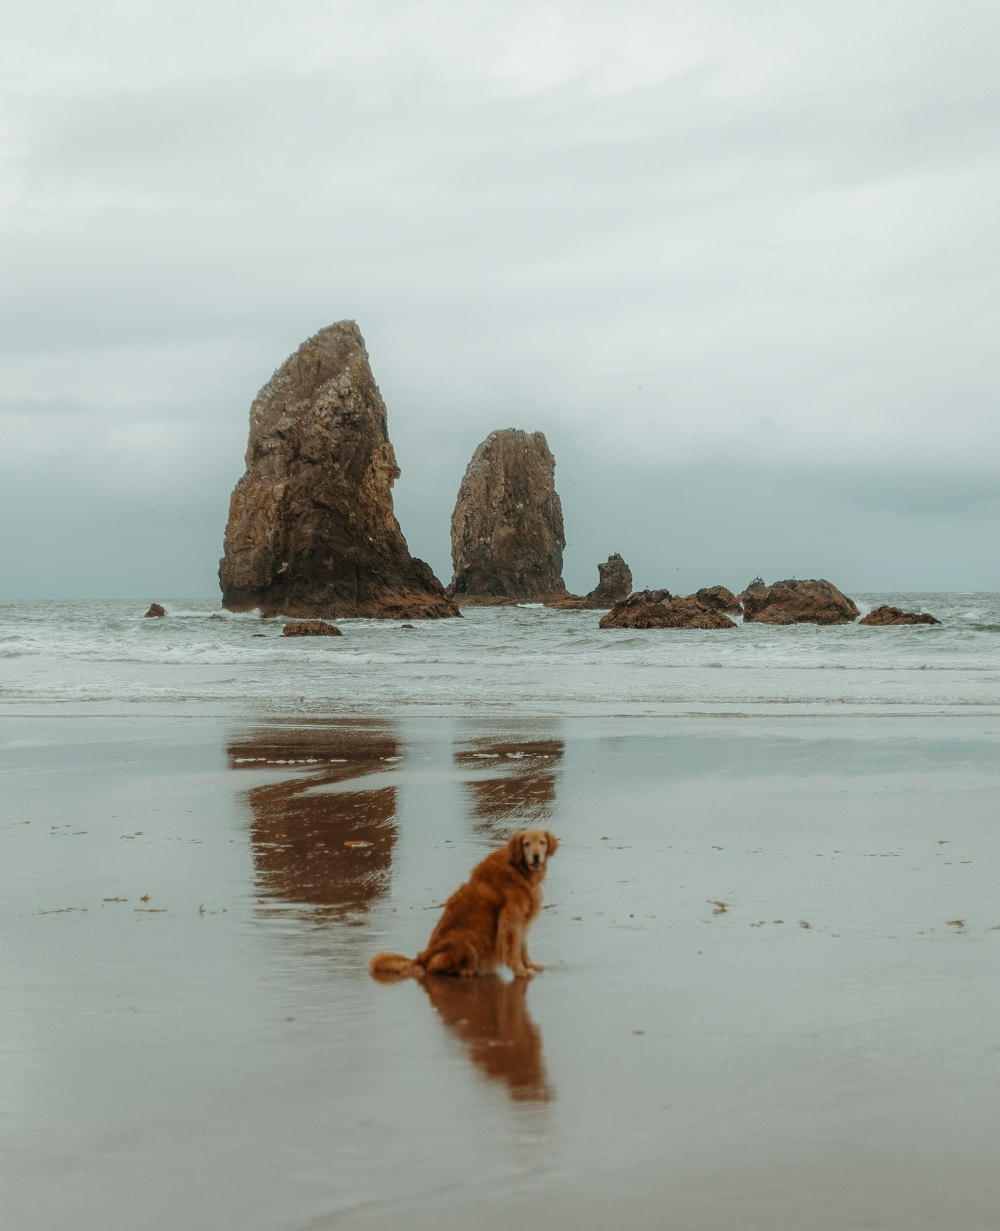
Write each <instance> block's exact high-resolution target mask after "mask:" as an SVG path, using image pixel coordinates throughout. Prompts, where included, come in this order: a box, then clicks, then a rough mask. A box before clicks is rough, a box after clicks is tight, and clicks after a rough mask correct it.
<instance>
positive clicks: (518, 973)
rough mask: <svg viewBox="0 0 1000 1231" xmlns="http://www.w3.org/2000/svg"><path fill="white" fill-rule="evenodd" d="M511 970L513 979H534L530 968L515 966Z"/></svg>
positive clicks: (533, 973)
mask: <svg viewBox="0 0 1000 1231" xmlns="http://www.w3.org/2000/svg"><path fill="white" fill-rule="evenodd" d="M513 969H514V978H515V979H533V978H534V977H535V972H534V970H532V969H531V967H530V966H515V967H514V968H513Z"/></svg>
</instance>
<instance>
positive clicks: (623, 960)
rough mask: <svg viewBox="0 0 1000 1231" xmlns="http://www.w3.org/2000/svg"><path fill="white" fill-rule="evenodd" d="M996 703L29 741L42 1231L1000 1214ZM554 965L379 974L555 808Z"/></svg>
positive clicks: (25, 801) (9, 920)
mask: <svg viewBox="0 0 1000 1231" xmlns="http://www.w3.org/2000/svg"><path fill="white" fill-rule="evenodd" d="M998 754H1000V720H997V719H996V718H990V717H976V718H972V717H970V718H968V719H962V718H951V719H938V720H932V719H919V718H898V719H897V718H882V719H857V718H852V719H847V720H844V719H842V720H838V719H835V718H810V719H784V720H782V719H770V718H767V719H745V718H743V719H741V718H736V717H734V718H731V719H727V718H687V719H665V720H659V719H646V720H611V719H572V720H569V719H561V720H553V721H551V722H546V721H543V720H530V721H520V722H519V721H516V720H505V721H503V722H496V723H491V722H484V721H477V720H457V719H452V718H448V719H444V718H442V719H426V718H422V719H419V720H415V719H411V720H399V721H390V720H373V721H370V722H356V721H350V722H348V721H344V722H335V721H331V722H329V723H322V722H314V723H309V724H303V725H295V724H291V723H270V724H260V723H241V722H239V721H236V720H231V719H224V718H193V717H192V718H155V717H145V718H141V719H138V720H135V719H116V718H110V717H100V718H94V717H91V718H82V717H80V718H65V719H62V718H55V717H36V718H31V717H22V718H18V719H16V720H15V719H11V718H3V719H0V755H2V767H3V794H2V799H0V833H2V841H3V850H4V858H3V862H2V868H3V872H2V877H3V892H2V897H0V910H2V912H3V919H4V935H5V943H4V957H3V966H4V990H3V997H2V1013H0V1019H2V1029H0V1048H2V1061H3V1062H2V1064H0V1074H2V1076H0V1082H2V1089H0V1108H2V1111H0V1117H2V1118H0V1159H2V1162H0V1173H2V1174H0V1179H2V1192H3V1194H4V1195H3V1207H4V1210H5V1213H6V1219H5V1223H6V1225H9V1226H11V1227H16V1228H18V1229H19V1231H20V1229H24V1231H49V1229H50V1228H51V1229H52V1231H56V1229H60V1231H61V1229H63V1228H73V1229H74V1231H91V1229H94V1231H97V1229H98V1228H99V1229H100V1231H124V1229H125V1228H129V1229H130V1231H131V1229H133V1228H135V1227H137V1226H140V1227H143V1228H145V1229H146V1231H176V1228H178V1227H185V1228H191V1229H193V1231H200V1229H202V1228H205V1229H206V1231H207V1229H209V1228H212V1229H213V1231H214V1229H217V1228H234V1229H236V1228H238V1229H239V1231H284V1229H288V1231H334V1229H337V1231H340V1229H342V1228H381V1229H384V1228H400V1229H403V1228H406V1229H407V1231H412V1229H416V1231H421V1229H423V1228H427V1229H430V1228H437V1229H447V1231H451V1229H452V1228H454V1229H456V1231H457V1229H458V1228H468V1227H470V1226H475V1227H477V1228H485V1229H487V1231H489V1229H490V1228H494V1227H496V1228H499V1227H504V1228H506V1227H509V1226H510V1225H512V1224H513V1223H514V1222H515V1221H516V1223H517V1224H518V1225H521V1226H525V1227H562V1226H568V1227H574V1228H577V1229H582V1231H587V1229H589V1228H595V1229H596V1228H604V1227H606V1226H608V1225H609V1224H611V1225H618V1226H621V1227H623V1228H625V1227H627V1228H629V1229H630V1231H634V1229H643V1228H662V1227H670V1228H676V1229H678V1231H729V1229H730V1228H732V1229H733V1231H735V1229H736V1228H739V1229H740V1231H758V1229H759V1231H785V1229H786V1228H787V1229H788V1231H802V1229H803V1228H807V1229H808V1231H850V1229H853V1228H858V1229H859V1231H860V1229H861V1228H893V1229H896V1228H898V1229H899V1231H904V1229H905V1231H915V1229H920V1228H928V1229H930V1228H934V1231H940V1228H942V1227H947V1228H949V1231H987V1229H989V1231H993V1229H995V1227H996V1226H997V1225H998V1224H1000V1179H998V1177H997V1168H996V1164H995V1156H996V1143H997V1140H998V1137H1000V1097H998V1095H1000V981H998V979H997V967H998V960H1000V895H998V891H997V875H996V870H997V867H998V866H1000V860H998V856H1000V827H998V824H997V821H998V810H997V801H998V799H1000V755H998ZM539 823H541V824H545V825H547V826H548V827H550V828H551V829H552V830H553V831H554V832H555V833H557V834H558V836H559V837H560V839H561V841H562V846H561V849H560V851H559V852H558V854H557V856H556V857H555V859H554V860H553V862H552V865H551V869H550V872H549V876H548V880H547V884H546V897H547V902H548V905H547V907H546V909H545V910H544V911H543V913H542V916H541V918H540V919H539V921H538V923H537V924H536V926H535V929H534V931H533V933H532V945H531V948H532V952H533V955H534V956H535V957H536V958H537V959H538V960H540V961H542V962H545V963H546V965H547V969H546V970H545V972H544V973H543V974H541V975H539V976H538V977H537V978H536V979H534V980H533V981H532V982H530V983H523V982H512V981H509V980H507V979H501V978H494V979H485V980H475V981H470V982H468V983H464V982H449V981H447V980H438V981H433V982H428V983H426V984H419V983H416V982H412V981H411V982H406V983H402V984H398V985H394V986H384V985H381V984H378V983H376V982H374V981H373V980H371V979H370V978H369V977H368V975H367V973H366V962H367V959H368V957H369V956H370V955H371V954H372V953H373V952H375V951H376V950H377V949H381V948H392V949H398V950H400V951H402V952H405V953H415V952H416V951H417V950H418V949H419V948H421V947H422V946H423V944H424V942H425V941H426V938H427V936H428V935H429V932H430V929H431V927H432V925H433V922H434V919H435V917H436V908H437V906H439V904H440V903H441V902H442V901H443V899H444V898H445V897H446V896H447V895H448V894H449V893H450V892H451V891H452V890H453V889H454V888H455V887H456V886H457V885H458V884H459V883H460V882H461V881H462V880H463V879H464V878H465V875H466V873H467V871H468V869H469V868H470V867H471V866H472V864H473V863H475V862H476V861H477V860H478V859H479V858H480V857H481V856H482V855H483V854H484V853H485V852H486V851H488V850H489V849H491V848H492V847H493V846H494V845H496V844H498V843H499V842H501V841H503V839H504V838H505V837H506V836H507V834H508V833H509V832H510V831H511V830H512V829H513V828H515V827H517V826H518V825H521V824H539Z"/></svg>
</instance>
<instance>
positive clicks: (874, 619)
mask: <svg viewBox="0 0 1000 1231" xmlns="http://www.w3.org/2000/svg"><path fill="white" fill-rule="evenodd" d="M858 623H859V624H869V625H875V626H883V625H886V624H940V623H941V621H940V620H938V619H935V617H934V616H932V615H929V614H928V613H927V612H926V611H923V612H920V613H919V614H918V613H917V612H915V611H903V610H902V608H900V607H889V606H882V607H876V608H874V610H872V611H869V613H868V614H867V615H866V616H862V618H861V619H860V620H858Z"/></svg>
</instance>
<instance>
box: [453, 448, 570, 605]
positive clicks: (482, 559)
mask: <svg viewBox="0 0 1000 1231" xmlns="http://www.w3.org/2000/svg"><path fill="white" fill-rule="evenodd" d="M555 469H556V463H555V458H554V457H553V456H552V453H551V452H550V450H549V446H548V443H547V441H546V439H545V437H544V436H543V435H542V433H541V432H522V431H520V430H519V429H517V428H505V429H504V430H503V431H499V432H492V433H491V434H490V435H489V436H488V437H487V438H486V439H485V440H484V441H483V443H482V444H481V445H480V446H479V448H478V449H477V450H476V451H475V453H474V454H473V455H472V461H471V462H469V465H468V469H467V470H466V472H465V478H463V480H462V485H461V487H460V488H459V492H458V500H457V501H456V504H455V512H454V513H453V514H452V519H451V558H452V561H453V563H454V568H455V573H454V576H453V577H452V580H451V585H450V586H449V587H448V593H449V594H450V595H451V596H452V597H453V598H454V599H455V600H456V602H458V603H503V602H513V603H524V602H529V603H544V602H548V601H550V600H552V599H555V598H561V597H562V596H563V595H565V594H566V585H565V583H564V582H563V579H562V563H563V548H564V547H565V546H566V539H565V535H564V533H563V518H562V505H561V503H560V501H559V496H558V495H557V494H556V488H555Z"/></svg>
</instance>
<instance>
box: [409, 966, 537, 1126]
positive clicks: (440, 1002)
mask: <svg viewBox="0 0 1000 1231" xmlns="http://www.w3.org/2000/svg"><path fill="white" fill-rule="evenodd" d="M420 986H421V987H422V988H423V989H424V991H425V992H426V993H427V995H428V996H429V997H430V1001H431V1004H433V1006H434V1008H435V1009H436V1010H437V1013H438V1016H439V1017H440V1018H441V1020H442V1021H443V1022H444V1024H445V1025H446V1026H447V1027H448V1030H449V1031H450V1032H451V1034H453V1035H454V1036H455V1038H457V1039H459V1040H460V1041H461V1043H462V1044H463V1045H464V1047H465V1049H466V1051H467V1052H468V1054H469V1059H470V1060H471V1061H472V1063H473V1064H474V1065H475V1066H476V1068H477V1069H478V1070H479V1072H481V1073H482V1074H483V1075H484V1076H485V1077H487V1078H489V1079H490V1080H491V1081H497V1082H501V1083H502V1084H503V1085H505V1086H506V1087H507V1090H508V1092H509V1094H510V1096H511V1098H513V1099H516V1100H518V1101H529V1100H538V1101H541V1102H547V1101H548V1100H549V1099H552V1098H554V1097H555V1091H554V1090H553V1089H552V1087H551V1086H550V1085H549V1081H548V1077H547V1075H546V1072H545V1059H544V1056H543V1054H542V1032H541V1030H540V1029H539V1028H538V1026H537V1025H536V1024H535V1022H534V1021H533V1019H532V1017H531V1014H530V1013H529V1012H528V1001H527V996H528V986H529V982H528V980H527V979H512V980H510V981H506V980H504V979H502V978H501V977H500V976H499V975H482V976H480V977H479V978H474V979H461V978H448V977H447V976H444V975H428V976H427V978H426V979H421V980H420Z"/></svg>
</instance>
